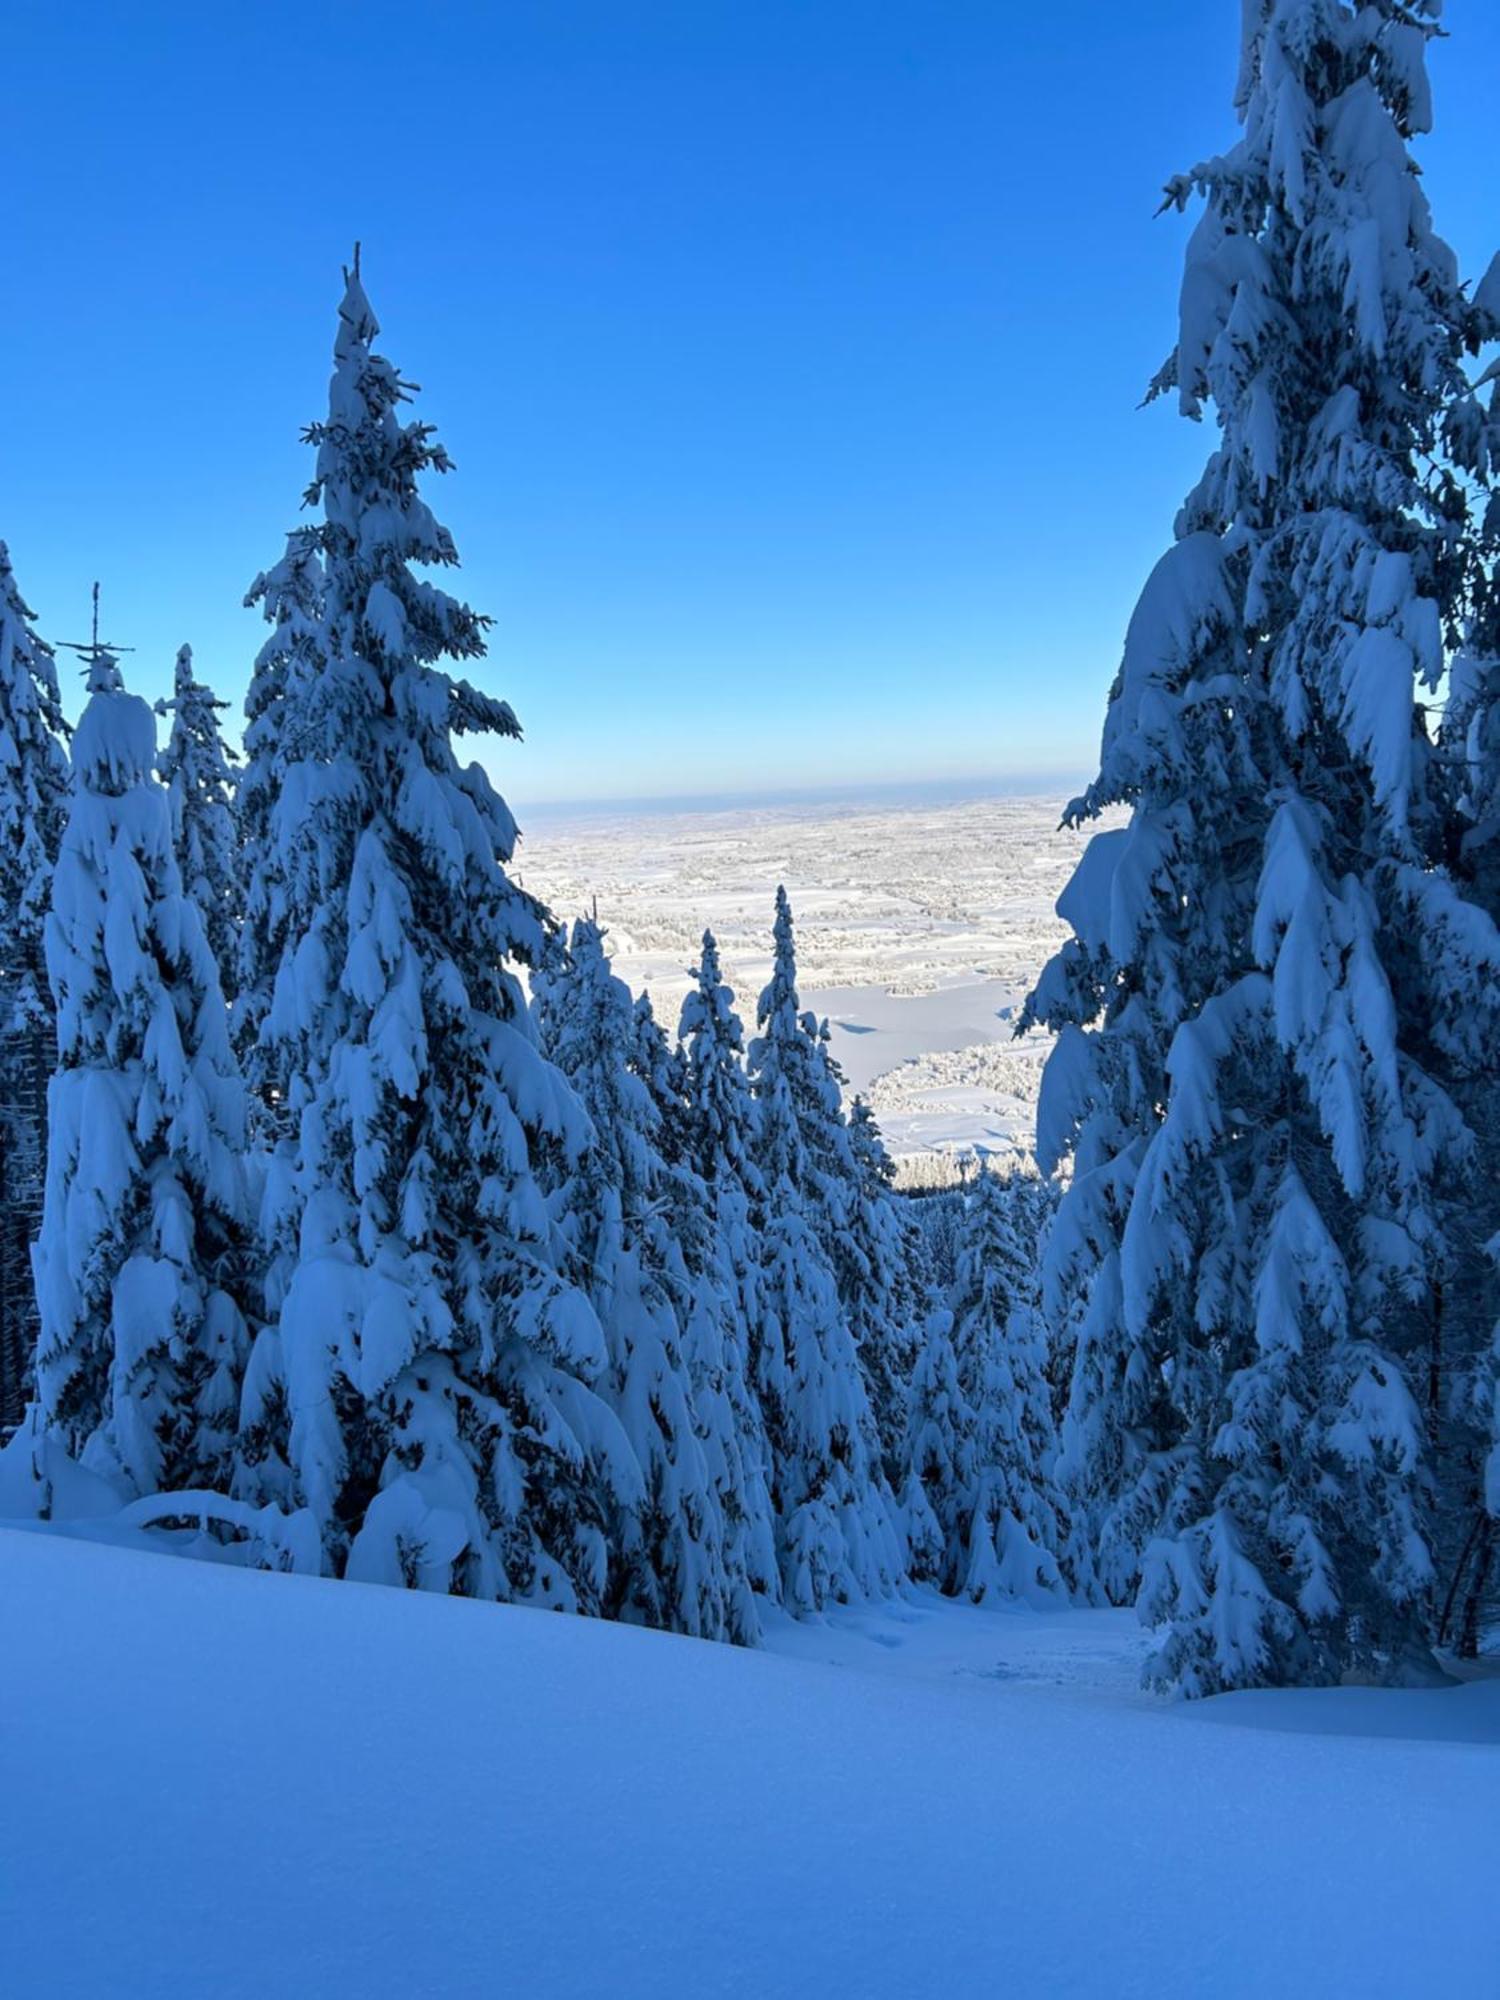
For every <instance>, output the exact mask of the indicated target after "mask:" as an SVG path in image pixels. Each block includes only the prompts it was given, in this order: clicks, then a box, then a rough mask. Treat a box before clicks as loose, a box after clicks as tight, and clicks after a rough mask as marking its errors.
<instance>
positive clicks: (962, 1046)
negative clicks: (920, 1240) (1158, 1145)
mask: <svg viewBox="0 0 1500 2000" xmlns="http://www.w3.org/2000/svg"><path fill="white" fill-rule="evenodd" d="M1064 803H1065V801H1064V799H1063V797H1062V795H1061V794H1048V795H1044V796H1037V797H994V798H958V799H951V800H934V799H931V798H924V799H920V800H907V801H904V802H896V803H889V802H885V803H876V804H854V803H850V802H848V801H840V802H830V803H824V804H812V805H809V804H795V805H790V804H789V805H776V806H760V807H755V808H744V807H725V808H721V809H717V810H716V809H713V808H701V809H698V810H694V811H676V812H664V811H651V810H636V811H625V810H615V811H607V810H599V811H595V812H591V813H587V814H573V815H568V814H557V813H539V814H533V815H530V816H524V817H526V820H527V826H528V832H527V836H526V838H525V841H524V843H523V846H522V849H521V853H520V857H519V862H518V866H519V869H520V873H521V876H522V879H523V880H524V882H525V883H526V886H527V887H528V888H530V889H533V890H535V891H536V892H537V893H538V894H540V895H541V896H542V897H543V898H544V899H545V900H546V901H547V902H548V903H549V904H550V905H551V907H552V908H553V909H554V910H555V911H556V912H557V914H558V915H559V916H560V917H564V918H571V917H573V916H576V915H578V914H579V913H580V912H582V911H586V910H590V909H592V908H593V907H594V905H595V903H596V902H597V905H598V911H599V917H600V920H601V922H602V923H604V924H605V925H606V926H607V927H608V929H609V934H610V935H609V945H610V948H611V949H612V951H613V953H614V955H615V968H616V970H617V971H618V972H619V973H620V975H621V977H622V978H624V979H626V980H628V981H629V983H630V984H631V985H632V986H633V987H635V988H636V989H637V990H639V989H640V988H642V987H645V988H647V989H648V990H649V991H650V993H651V995H652V998H653V1000H654V1001H655V1003H656V1005H657V1010H658V1012H659V1014H660V1015H661V1016H662V1018H663V1019H664V1020H665V1021H666V1022H667V1023H668V1024H669V1025H675V1021H676V1016H677V1009H678V1007H679V1005H680V1003H681V999H682V995H683V994H684V993H685V992H686V990H687V987H688V983H689V982H688V975H687V971H686V968H687V967H688V966H689V965H690V964H692V963H693V962H694V961H695V960H696V958H697V953H698V941H699V938H700V937H701V934H702V931H703V928H704V926H705V925H706V924H707V925H710V926H712V928H713V930H714V931H715V933H716V934H717V936H718V939H719V943H720V946H721V948H722V952H723V958H724V965H725V972H726V974H727V976H728V978H729V980H730V983H731V984H732V985H733V986H734V987H735V989H736V992H737V994H738V996H739V1003H740V1010H741V1013H742V1015H743V1017H744V1019H745V1021H746V1025H747V1028H750V1027H753V1022H754V1011H755V996H756V994H757V993H758V992H759V991H760V988H761V986H762V984H763V983H764V981H765V979H766V977H767V975H768V972H769V968H770V936H771V915H772V908H771V906H772V899H773V897H774V895H775V892H776V887H777V884H778V883H785V885H786V888H787V890H788V892H789V894H790V896H791V899H792V907H793V910H794V912H795V914H796V918H797V944H798V960H799V970H800V976H801V987H802V997H803V999H804V1002H805V1003H806V1005H808V1006H809V1007H812V1008H815V1009H816V1010H817V1012H818V1013H820V1014H822V1015H826V1016H827V1017H828V1019H829V1021H830V1023H831V1024H832V1028H833V1048H834V1053H835V1055H836V1056H837V1057H838V1060H839V1063H840V1065H841V1067H842V1068H843V1070H844V1073H845V1075H846V1077H847V1078H848V1080H849V1084H850V1087H851V1089H853V1090H858V1091H862V1092H864V1093H865V1094H866V1095H867V1096H869V1098H870V1100H871V1102H872V1104H873V1106H874V1108H875V1111H876V1113H877V1115H878V1117H879V1119H880V1123H881V1128H882V1130H883V1132H884V1133H885V1137H886V1142H887V1144H888V1145H889V1147H890V1149H891V1151H892V1152H893V1153H894V1154H895V1155H896V1156H897V1157H898V1159H901V1158H905V1159H911V1158H914V1157H917V1156H920V1155H922V1154H923V1153H928V1152H933V1151H937V1152H945V1151H946V1152H951V1151H955V1150H967V1149H970V1148H972V1147H974V1146H983V1147H985V1148H987V1149H989V1150H990V1151H993V1152H996V1153H999V1154H1001V1155H1002V1156H1003V1155H1007V1154H1012V1153H1014V1152H1017V1151H1021V1150H1025V1149H1026V1148H1028V1147H1029V1145H1030V1142H1031V1137H1032V1131H1033V1127H1034V1121H1035V1108H1036V1093H1037V1086H1038V1083H1039V1081H1040V1077H1041V1067H1042V1062H1043V1060H1044V1058H1045V1055H1046V1050H1047V1038H1046V1037H1045V1036H1044V1035H1030V1036H1027V1037H1025V1038H1024V1039H1022V1040H1020V1041H1016V1040H1015V1039H1014V1038H1013V1028H1014V1021H1015V1015H1016V1013H1017V1011H1018V1010H1019V1008H1020V1005H1021V1003H1022V1001H1023V1000H1024V998H1025V995H1026V993H1027V991H1028V990H1029V988H1030V985H1031V983H1032V981H1033V980H1034V979H1035V977H1036V975H1037V973H1038V972H1039V971H1040V970H1041V968H1042V965H1043V964H1044V963H1045V961H1046V959H1047V958H1048V957H1049V955H1050V954H1051V953H1052V951H1054V950H1055V949H1056V947H1057V945H1058V944H1059V943H1060V942H1061V941H1062V939H1063V937H1064V935H1065V934H1066V933H1065V927H1064V926H1063V925H1062V924H1061V923H1060V922H1059V920H1058V918H1057V916H1056V914H1055V911H1054V908H1053V906H1054V904H1055V903H1056V901H1057V898H1058V896H1059V894H1060V893H1061V891H1062V889H1063V887H1064V885H1065V884H1066V882H1067V880H1068V877H1069V875H1070V874H1071V873H1072V870H1073V867H1074V864H1075V863H1076V861H1077V859H1078V855H1079V852H1080V850H1081V848H1082V846H1083V844H1084V840H1085V838H1086V836H1084V835H1080V834H1077V833H1073V832H1070V831H1068V830H1066V829H1060V827H1059V820H1060V818H1061V814H1062V809H1063V805H1064Z"/></svg>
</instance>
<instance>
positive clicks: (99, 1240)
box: [35, 648, 247, 1496]
mask: <svg viewBox="0 0 1500 2000" xmlns="http://www.w3.org/2000/svg"><path fill="white" fill-rule="evenodd" d="M89 690H90V692H89V700H88V704H87V706H86V707H85V709H84V712H83V717H82V719H81V721H80V722H79V725H78V728H77V731H76V732H75V735H74V738H73V795H72V804H71V810H70V812H69V815H68V822H67V828H66V831H65V833H64V835H63V840H62V847H61V852H60V853H59V856H58V862H57V871H56V878H55V881H54V884H53V891H52V908H51V912H50V914H49V916H48V918H47V924H46V953H47V965H48V970H49V973H50V978H51V984H52V991H53V994H54V997H55V1001H56V1008H57V1037H58V1070H57V1074H56V1076H55V1077H54V1078H53V1081H52V1084H51V1087H50V1092H49V1105H48V1110H49V1120H48V1152H47V1192H46V1208H45V1213H44V1217H43V1222H42V1230H41V1235H40V1238H39V1240H38V1243H37V1246H36V1251H35V1264H36V1285H37V1297H38V1301H39V1305H40V1311H41V1335H40V1339H39V1342H38V1347H37V1359H36V1387H37V1400H38V1404H39V1406H40V1413H41V1418H42V1421H43V1422H44V1424H45V1425H46V1426H47V1428H48V1430H49V1431H50V1432H51V1434H52V1435H53V1436H54V1437H56V1438H57V1439H58V1440H59V1441H60V1442H61V1443H62V1444H63V1445H64V1447H65V1448H66V1449H67V1450H68V1451H69V1452H70V1453H71V1454H72V1455H73V1456H74V1457H75V1458H77V1459H78V1460H79V1461H80V1462H81V1463H82V1464H83V1465H84V1466H86V1467H87V1468H89V1469H90V1470H91V1471H94V1472H97V1473H100V1474H102V1475H103V1476H105V1477H106V1478H108V1479H110V1480H112V1481H114V1482H115V1484H116V1485H117V1486H118V1487H119V1489H120V1490H121V1491H122V1493H124V1494H125V1495H127V1496H134V1495H141V1494H146V1493H153V1492H157V1491H162V1490H178V1489H182V1488H198V1487H203V1486H209V1485H214V1484H217V1483H220V1482H222V1481H223V1480H224V1479H225V1478H226V1477H227V1475H228V1471H229V1460H230V1455H231V1452H232V1448H233V1443H234V1435H235V1420H236V1416H237V1404H238V1390H239V1380H240V1374H241V1370H242V1368H243V1365H244V1356H245V1348H246V1346H247V1336H246V1327H245V1319H244V1314H243V1311H242V1308H241V1304H240V1300H239V1298H238V1296H237V1288H238V1287H237V1281H239V1280H242V1279H243V1275H244V1255H245V1237H246V1224H247V1216H246V1206H247V1203H246V1192H245V1176H244V1160H243V1154H244V1144H245V1106H244V1089H243V1085H242V1082H241V1079H240V1075H239V1072H238V1069H237V1067H236V1065H235V1062H234V1058H233V1055H232V1052H231V1049H230V1044H229V1028H228V1019H227V1015H226V1012H225V1007H224V999H223V995H222V993H221V991H220V989H219V982H218V972H217V967H216V965H215V963H214V957H213V953H212V952H211V951H210V949H209V947H208V942H207V937H206V935H205V929H204V923H203V918H202V915H201V914H200V912H199V910H198V908H197V905H196V904H195V903H194V901H193V899H192V897H191V896H189V895H188V894H186V893H185V891H184V889H183V885H182V880H181V875H180V871H179V869H178V864H177V858H176V855H175V852H174V849H173V842H172V815H171V809H170V805H169V803H168V799H167V794H166V792H165V791H164V790H163V789H162V787H161V786H160V785H159V784H158V783H157V782H156V779H155V778H154V777H153V775H152V769H153V765H154V763H155V759H156V725H155V722H154V719H153V717H152V713H151V710H150V708H149V707H148V706H147V704H146V703H145V702H144V701H141V700H140V699H138V698H137V697H136V696H134V695H130V694H127V693H126V692H125V691H124V689H123V687H122V685H121V682H120V676H119V670H118V667H117V665H116V663H115V661H114V660H113V659H112V658H111V657H110V655H109V654H108V653H107V652H104V651H101V650H99V649H98V648H95V649H94V651H93V653H92V656H91V660H90V669H89Z"/></svg>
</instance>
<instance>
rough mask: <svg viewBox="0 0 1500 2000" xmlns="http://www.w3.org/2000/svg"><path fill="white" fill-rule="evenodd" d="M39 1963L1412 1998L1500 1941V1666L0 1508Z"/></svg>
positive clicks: (525, 1982)
mask: <svg viewBox="0 0 1500 2000" xmlns="http://www.w3.org/2000/svg"><path fill="white" fill-rule="evenodd" d="M0 1603H3V1605H4V1611H5V1620H4V1643H3V1646H0V1717H3V1727H4V1732H5V1748H4V1766H3V1792H0V1966H3V1989H4V1991H5V1992H6V1993H7V1994H8V1995H14V1996H17V2000H22V1996H26V1997H27V2000H29V1996H33V1995H43V1994H45V1995H48V1996H52V1995H62V1994H88V1995H98V1994H141V1995H146V1994H149V1995H152V1996H161V1995H179V1994H180V1995H189V1994H191V1995H203V1994H214V1995H216V1996H225V1995H252V1994H254V1995H265V1994H272V1993H280V1994H306V1993H319V1994H328V1995H343V1994H351V1995H353V1994H359V1995H385V1994H391V1995H395V1994H487V1995H489V1994H513V1995H515V1996H517V2000H521V1996H525V2000H552V1996H562V1995H567V1996H574V1995H590V1996H595V1995H608V1996H616V1995H629V1996H634V1995H642V1996H644V1995H667V1994H681V1995H693V1996H705V2000H707V1996H713V1995H718V1994H734V1995H754V1996H757V2000H762V1997H763V1996H778V1995H803V1994H806V1995H809V1996H812V1995H828V1994H848V1995H860V1996H867V1995H879V1996H884V1995H890V1996H893V2000H894V1996H912V1995H929V1994H930V1995H935V1996H936V1995H942V1996H962V1995H968V1994H976V1995H996V1996H1016V1995H1022V1996H1030V1995H1059V1994H1077V1995H1101V1996H1114V1995H1135V1994H1139V1995H1143V1996H1145V1995H1152V1996H1164V1995H1168V1996H1170V1995H1206V1994H1214V1995H1216V1996H1219V1995H1239V1994H1245V1995H1250V1994H1256V1995H1263V1994H1271V1993H1274V1994H1278V1995H1303V1994H1307V1995H1318V1996H1320V1997H1321V2000H1328V1996H1340V1995H1361V1996H1369V1995H1377V1996H1378V1995H1391V1996H1396V1995H1401V1996H1411V1995H1415V1994H1433V1995H1441V1994H1449V1993H1486V1992H1493V1991H1494V1990H1495V1981H1496V1967H1497V1965H1500V1897H1497V1895H1496V1893H1495V1879H1494V1871H1495V1855H1496V1853H1497V1852H1500V1682H1495V1681H1489V1682H1481V1683H1477V1684H1473V1685H1469V1686H1464V1687H1460V1688H1455V1689H1450V1690H1446V1691H1442V1692H1434V1693H1426V1692H1424V1693H1385V1692H1374V1691H1369V1690H1360V1689H1351V1690H1347V1691H1338V1692H1330V1693H1318V1694H1278V1695H1260V1696H1255V1695H1248V1696H1247V1695H1240V1696H1230V1697H1226V1698H1221V1699H1219V1700H1217V1701H1215V1702H1211V1703H1207V1704H1203V1705H1200V1706H1198V1707H1184V1706H1169V1705H1165V1704H1161V1703H1158V1702H1156V1701H1153V1700H1152V1699H1150V1698H1148V1697H1145V1696H1143V1695H1141V1694H1139V1693H1137V1692H1135V1689H1134V1684H1135V1676H1136V1672H1137V1666H1138V1661H1139V1656H1140V1652H1141V1647H1142V1639H1141V1635H1140V1634H1139V1632H1138V1631H1137V1629H1136V1627H1135V1625H1134V1623H1133V1621H1132V1619H1131V1617H1130V1616H1129V1614H1127V1613H1116V1612H1103V1613H1101V1612H1083V1611H1075V1612H1064V1613H1060V1614H1057V1615H1054V1616H1039V1615H1037V1614H1032V1613H1024V1612H1003V1611H976V1610H973V1609H970V1608H967V1607H958V1606H953V1605H947V1604H943V1603H941V1602H938V1601H935V1600H932V1599H929V1598H921V1599H917V1600H914V1601H913V1602H912V1603H911V1604H909V1605H905V1606H897V1607H894V1608H886V1609H881V1610H879V1611H870V1612H865V1613H849V1614H846V1615H844V1616H842V1617H840V1618H839V1619H837V1620H835V1621H831V1622H829V1623H827V1624H823V1625H809V1626H802V1627H786V1628H782V1629H780V1630H778V1632H777V1633H776V1634H774V1635H773V1640H772V1646H771V1649H770V1650H768V1651H766V1652H762V1653H744V1652H736V1651H733V1650H731V1649H730V1648H728V1647H719V1646H711V1645H707V1644H703V1643H700V1642H697V1641H694V1640H690V1639H677V1638H669V1637H665V1636H662V1635H660V1634H656V1633H647V1632H641V1631H636V1630H631V1629H627V1628H624V1627H619V1626H609V1625H604V1624H597V1623H591V1622H588V1621H585V1620H575V1619H571V1618H565V1617H560V1616H557V1615H555V1614H549V1613H546V1612H539V1611H524V1610H515V1609H509V1608H497V1607H495V1606H493V1605H480V1604H470V1603H463V1602H459V1601H456V1600H451V1599H444V1598H434V1597H421V1596H415V1595H408V1594H406V1593H403V1592H399V1591H394V1590H381V1589H375V1588H366V1587H362V1586H360V1585H357V1584H333V1583H324V1582H319V1581H316V1580H312V1579H307V1578H299V1577H283V1576H268V1575H260V1574H247V1573H244V1572H241V1571H237V1570H231V1569H225V1568H220V1567H216V1566H214V1565H211V1564H208V1563H195V1562H189V1561H178V1560H173V1559H171V1558H168V1557H164V1556H156V1555H149V1554H144V1553H138V1552H136V1551H133V1550H127V1549H118V1548H109V1547H101V1546H95V1545H91V1544H88V1543H84V1542H78V1541H73V1540H69V1539H65V1538H64V1537H62V1536H60V1535H56V1534H52V1535H49V1534H44V1533H23V1532H17V1531H0Z"/></svg>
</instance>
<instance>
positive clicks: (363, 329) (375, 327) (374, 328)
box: [333, 243, 380, 361]
mask: <svg viewBox="0 0 1500 2000" xmlns="http://www.w3.org/2000/svg"><path fill="white" fill-rule="evenodd" d="M379 331H380V322H379V320H378V319H376V317H375V312H374V308H373V307H372V306H371V304H370V301H369V298H368V297H367V296H366V293H365V288H364V283H363V281H362V280H361V278H360V275H359V245H358V243H356V244H355V246H354V262H353V264H346V265H345V266H344V296H343V300H342V302H341V303H340V305H339V330H338V334H337V336H336V338H335V340H334V343H333V358H334V360H335V361H347V360H349V359H350V358H351V356H352V355H353V354H354V352H355V350H356V349H357V348H360V347H368V346H369V344H370V342H371V341H372V340H373V339H374V338H375V336H376V334H378V333H379Z"/></svg>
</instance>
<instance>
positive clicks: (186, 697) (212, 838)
mask: <svg viewBox="0 0 1500 2000" xmlns="http://www.w3.org/2000/svg"><path fill="white" fill-rule="evenodd" d="M228 706H229V704H228V702H227V701H220V700H219V699H218V698H217V696H216V695H215V694H214V691H213V689H212V688H210V687H207V686H205V684H204V683H203V682H202V681H200V680H199V679H198V678H197V677H196V675H195V674H194V672H193V649H192V647H191V646H183V647H181V648H180V649H179V651H178V654H177V664H176V666H175V668H174V670H173V677H172V694H171V697H170V699H164V700H162V701H159V702H158V703H157V705H156V712H157V714H158V715H170V716H171V718H172V727H171V730H170V732H169V734H168V736H167V741H166V744H165V746H164V747H163V749H162V752H161V755H160V756H159V757H158V758H157V760H156V769H157V775H158V776H159V777H160V779H161V781H162V783H163V784H164V785H165V786H166V788H167V796H168V798H169V799H170V800H171V805H172V838H173V841H174V842H175V844H176V848H177V860H178V865H179V866H180V868H181V870H182V881H183V887H184V888H185V889H186V891H187V893H188V894H189V895H190V896H191V897H192V899H193V901H194V902H195V903H196V904H197V905H198V908H199V909H200V910H201V911H202V913H203V922H204V926H205V928H206V930H207V933H208V945H209V949H210V951H212V953H213V955H214V960H215V962H216V964H217V965H218V968H219V981H220V984H221V986H222V987H223V989H224V991H225V993H226V994H228V995H231V996H232V995H233V992H234V989H235V984H236V981H237V979H238V976H239V962H238V947H239V908H240V894H241V880H240V864H239V852H238V841H237V837H236V831H235V818H234V787H235V773H234V765H233V761H232V755H231V752H230V750H229V747H228V745H227V744H226V743H225V741H224V737H223V733H222V731H221V730H220V728H219V715H220V713H221V711H222V710H224V709H226V708H228Z"/></svg>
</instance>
